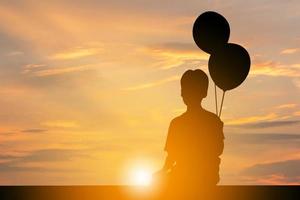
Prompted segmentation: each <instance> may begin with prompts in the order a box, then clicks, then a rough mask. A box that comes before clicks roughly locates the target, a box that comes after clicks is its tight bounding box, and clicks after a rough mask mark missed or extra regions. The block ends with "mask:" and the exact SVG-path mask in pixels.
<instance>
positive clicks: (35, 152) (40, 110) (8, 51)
mask: <svg viewBox="0 0 300 200" xmlns="http://www.w3.org/2000/svg"><path fill="white" fill-rule="evenodd" d="M207 10H214V11H217V12H219V13H221V14H222V15H223V16H225V17H226V19H227V20H228V21H229V23H230V27H231V35H230V42H233V43H238V44H241V45H243V46H244V47H245V48H246V49H247V50H248V52H249V54H250V56H251V60H252V65H251V70H250V74H249V76H248V78H247V79H246V81H245V82H244V83H243V84H242V85H241V86H240V87H238V88H237V89H234V90H232V91H230V92H228V93H227V94H226V97H225V102H224V108H223V111H222V120H223V121H224V123H225V127H224V134H225V138H226V139H225V150H224V153H223V155H222V157H221V158H222V164H221V171H220V174H221V182H220V184H300V133H299V130H300V60H299V58H300V23H299V22H300V12H299V10H300V2H299V1H298V0H286V1H280V0H265V1H261V0H253V1H242V0H223V1H221V0H215V1H213V0H210V1H209V0H189V1H184V0H163V1H162V0H159V1H158V0H147V1H145V0H128V1H124V0H106V1H102V0H85V1H76V0H51V1H50V0H49V1H34V0H26V1H25V0H24V1H21V0H2V1H1V3H0V94H1V98H0V149H1V151H0V184H2V185H4V184H17V185H18V184H31V185H32V184H42V185H45V184H47V185H48V184H72V185H74V184H128V183H131V177H130V174H131V173H132V171H134V170H136V169H147V170H149V171H150V172H154V171H156V170H158V169H159V168H160V167H161V166H162V165H163V162H164V158H165V156H166V153H165V152H164V151H163V148H164V144H165V140H166V136H167V129H168V126H169V123H170V121H171V120H172V119H173V118H174V117H176V116H178V115H180V114H181V113H182V112H184V111H185V105H184V104H183V102H182V99H181V97H180V84H179V80H180V77H181V75H182V73H183V72H184V71H186V70H187V69H196V68H200V69H202V70H204V71H206V72H208V68H207V62H208V58H209V55H208V54H206V53H204V52H203V51H201V50H200V49H199V48H198V47H197V46H196V45H195V43H194V41H193V38H192V26H193V22H194V20H195V19H196V17H197V16H198V15H199V14H201V13H202V12H204V11H207ZM213 91H214V90H213V82H212V81H211V80H210V87H209V92H208V97H207V98H206V99H205V101H204V102H203V105H204V107H205V108H206V109H208V110H210V111H212V112H214V109H215V107H214V96H213ZM219 95H220V96H219V98H220V97H221V91H220V90H219Z"/></svg>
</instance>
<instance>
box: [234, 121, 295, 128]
mask: <svg viewBox="0 0 300 200" xmlns="http://www.w3.org/2000/svg"><path fill="white" fill-rule="evenodd" d="M297 124H300V121H299V120H274V121H265V122H257V123H245V124H239V125H233V126H235V127H240V128H272V127H280V126H292V125H297Z"/></svg>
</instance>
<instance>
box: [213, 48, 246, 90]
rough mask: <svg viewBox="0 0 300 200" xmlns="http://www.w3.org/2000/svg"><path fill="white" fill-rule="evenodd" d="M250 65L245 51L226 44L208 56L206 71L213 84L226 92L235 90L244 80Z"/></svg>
mask: <svg viewBox="0 0 300 200" xmlns="http://www.w3.org/2000/svg"><path fill="white" fill-rule="evenodd" d="M250 63H251V61H250V56H249V54H248V52H247V51H246V49H244V48H243V47H241V46H240V45H237V44H232V43H228V44H226V45H224V46H223V47H222V48H220V49H218V50H217V51H215V52H214V53H213V54H212V55H211V56H210V58H209V61H208V69H209V73H210V76H211V78H212V79H213V81H214V82H215V84H216V85H217V86H218V87H219V88H221V89H222V90H223V91H226V90H231V89H233V88H236V87H237V86H239V85H240V84H241V83H242V82H243V81H244V80H245V79H246V77H247V75H248V73H249V70H250Z"/></svg>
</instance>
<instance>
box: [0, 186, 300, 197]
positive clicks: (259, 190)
mask: <svg viewBox="0 0 300 200" xmlns="http://www.w3.org/2000/svg"><path fill="white" fill-rule="evenodd" d="M153 194H154V191H151V188H147V187H132V186H1V187H0V199H1V200H6V199H7V200H13V199H30V200H48V199H55V200H60V199H64V200H72V199H78V200H79V199H80V200H92V199H108V200H110V199H111V200H123V199H124V200H125V199H167V198H158V197H155V198H154V197H153ZM215 194H216V195H217V196H218V197H217V198H215V199H224V200H233V199H238V200H247V199H255V200H260V199H263V200H267V199H282V200H285V199H297V200H300V186H218V187H217V188H216V191H215ZM169 199H170V198H169ZM172 199H174V198H172ZM175 199H188V198H175ZM201 199H207V198H201Z"/></svg>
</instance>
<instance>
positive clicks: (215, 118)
mask: <svg viewBox="0 0 300 200" xmlns="http://www.w3.org/2000/svg"><path fill="white" fill-rule="evenodd" d="M203 112H204V115H205V118H207V119H208V120H209V121H211V122H216V123H220V124H223V122H222V121H221V119H220V117H219V116H218V115H216V114H215V113H212V112H210V111H208V110H205V109H203Z"/></svg>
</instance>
